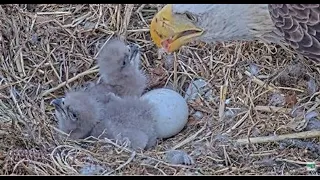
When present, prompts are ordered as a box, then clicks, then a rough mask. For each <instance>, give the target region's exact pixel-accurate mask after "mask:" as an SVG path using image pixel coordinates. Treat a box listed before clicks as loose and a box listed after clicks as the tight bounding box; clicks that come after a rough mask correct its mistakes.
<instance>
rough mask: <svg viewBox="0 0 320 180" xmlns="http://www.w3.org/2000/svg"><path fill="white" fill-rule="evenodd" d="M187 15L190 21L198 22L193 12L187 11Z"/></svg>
mask: <svg viewBox="0 0 320 180" xmlns="http://www.w3.org/2000/svg"><path fill="white" fill-rule="evenodd" d="M185 15H186V17H187V18H188V19H189V20H190V21H193V22H197V18H196V17H195V16H194V15H192V14H191V13H189V12H186V13H185Z"/></svg>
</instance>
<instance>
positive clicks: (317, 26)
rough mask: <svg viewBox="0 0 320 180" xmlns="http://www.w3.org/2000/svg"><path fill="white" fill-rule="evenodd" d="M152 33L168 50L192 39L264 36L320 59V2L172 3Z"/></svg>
mask: <svg viewBox="0 0 320 180" xmlns="http://www.w3.org/2000/svg"><path fill="white" fill-rule="evenodd" d="M150 33H151V38H152V39H153V41H154V42H155V44H156V45H157V46H158V47H163V48H164V49H165V50H166V51H167V52H172V51H175V50H177V49H179V48H180V47H181V46H182V45H184V44H186V43H187V42H190V41H192V40H200V41H203V42H217V41H230V40H254V39H261V40H266V41H268V42H274V43H278V44H281V45H283V44H286V45H290V46H291V47H293V48H294V49H295V50H296V51H297V52H299V53H301V54H302V55H305V56H307V57H310V58H313V59H316V60H320V5H319V4H168V5H166V6H165V7H164V8H163V9H161V10H160V11H159V12H158V13H157V14H156V15H155V16H154V18H153V19H152V22H151V25H150Z"/></svg>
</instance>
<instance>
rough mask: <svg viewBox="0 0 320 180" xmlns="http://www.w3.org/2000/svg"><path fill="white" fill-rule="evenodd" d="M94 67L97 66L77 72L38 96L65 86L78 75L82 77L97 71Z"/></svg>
mask: <svg viewBox="0 0 320 180" xmlns="http://www.w3.org/2000/svg"><path fill="white" fill-rule="evenodd" d="M96 68H97V66H94V67H93V68H91V69H89V70H87V71H84V72H82V73H80V74H78V75H76V76H74V77H72V78H70V79H68V81H65V82H62V83H60V84H59V85H58V86H56V87H54V88H51V89H49V90H47V91H45V92H43V93H42V94H40V97H43V96H46V95H48V94H49V93H52V92H53V91H56V90H58V89H60V88H62V87H63V86H65V85H66V84H67V83H70V82H73V81H75V80H77V79H78V78H80V77H82V76H85V75H88V74H93V73H96V72H98V71H99V69H96Z"/></svg>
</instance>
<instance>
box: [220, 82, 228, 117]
mask: <svg viewBox="0 0 320 180" xmlns="http://www.w3.org/2000/svg"><path fill="white" fill-rule="evenodd" d="M227 91H228V81H227V80H226V82H225V84H224V85H222V86H221V87H220V105H219V121H222V118H223V116H224V109H225V106H226V98H227V97H226V96H227Z"/></svg>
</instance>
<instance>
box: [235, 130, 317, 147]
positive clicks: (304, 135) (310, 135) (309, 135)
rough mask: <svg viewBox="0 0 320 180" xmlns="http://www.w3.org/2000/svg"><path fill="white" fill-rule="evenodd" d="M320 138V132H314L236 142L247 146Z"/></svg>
mask: <svg viewBox="0 0 320 180" xmlns="http://www.w3.org/2000/svg"><path fill="white" fill-rule="evenodd" d="M319 136H320V131H316V130H312V131H305V132H299V133H293V134H285V135H279V136H262V137H255V138H245V139H238V140H236V143H239V144H242V145H245V144H255V143H268V142H276V141H282V140H285V139H296V138H297V139H304V138H314V137H319Z"/></svg>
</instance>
